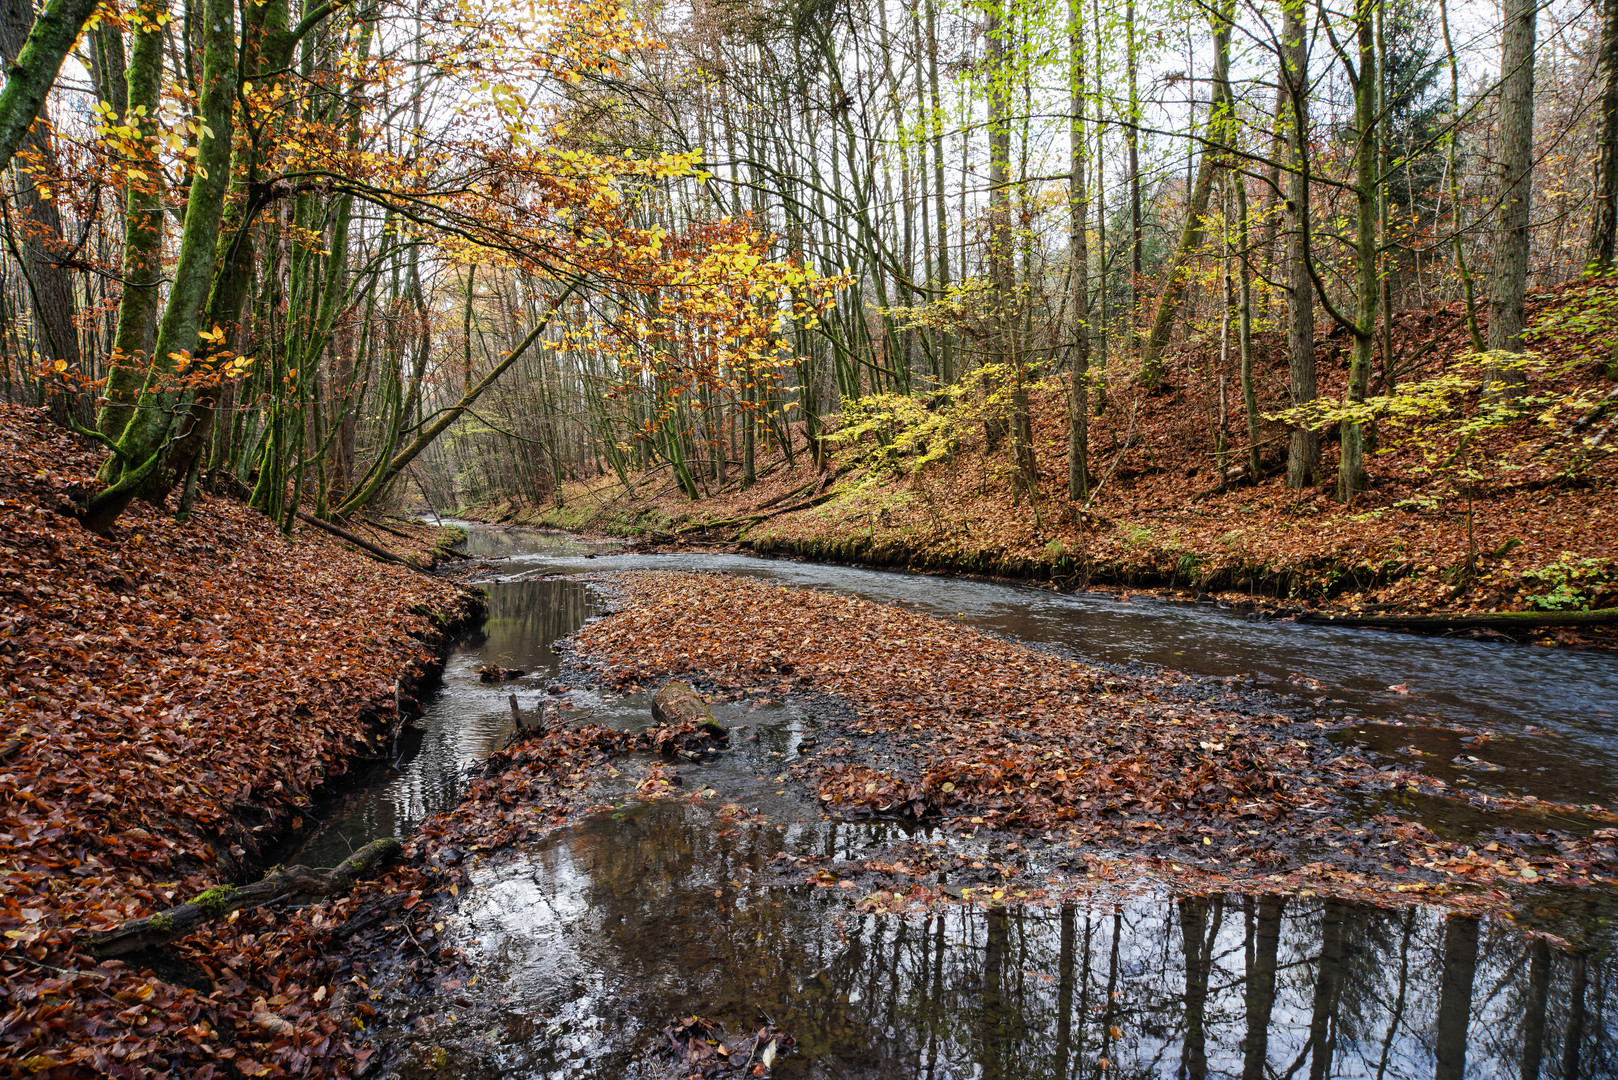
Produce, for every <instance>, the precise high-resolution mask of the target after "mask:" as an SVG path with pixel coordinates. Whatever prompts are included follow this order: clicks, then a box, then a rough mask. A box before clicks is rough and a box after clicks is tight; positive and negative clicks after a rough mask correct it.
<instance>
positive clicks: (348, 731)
mask: <svg viewBox="0 0 1618 1080" xmlns="http://www.w3.org/2000/svg"><path fill="white" fill-rule="evenodd" d="M0 445H3V446H4V449H5V451H6V452H5V453H4V454H3V455H0V590H3V591H4V594H5V596H4V610H3V613H0V619H3V622H0V686H3V694H4V702H3V704H0V716H3V725H0V876H3V879H4V885H5V887H4V889H3V894H4V899H3V900H0V930H3V931H4V936H3V938H0V972H3V974H4V977H5V980H6V986H7V998H8V1011H7V1015H6V1017H5V1023H4V1034H3V1036H0V1048H3V1052H4V1054H5V1056H6V1057H7V1058H8V1059H9V1060H11V1061H12V1062H20V1063H21V1066H22V1067H23V1068H24V1069H26V1070H29V1071H31V1072H34V1073H48V1072H50V1071H52V1070H61V1071H62V1073H63V1074H64V1075H67V1074H74V1073H82V1072H85V1071H92V1070H93V1071H96V1072H100V1073H111V1074H131V1075H132V1074H135V1073H138V1072H142V1071H145V1070H151V1069H157V1070H166V1071H172V1072H175V1073H180V1074H193V1075H210V1074H212V1073H215V1072H220V1071H229V1070H235V1071H237V1072H239V1073H241V1074H245V1075H255V1076H256V1075H275V1074H277V1073H279V1072H285V1071H294V1072H296V1071H309V1070H314V1069H319V1070H322V1071H327V1072H330V1073H331V1074H333V1075H338V1074H342V1073H344V1072H347V1071H350V1070H352V1068H353V1067H354V1060H355V1059H354V1055H353V1053H352V1051H353V1049H354V1047H353V1046H352V1045H346V1046H345V1044H346V1043H347V1041H348V1039H349V1035H350V1033H351V1031H352V1029H351V1028H348V1027H345V1026H344V1024H343V1023H342V1022H339V1021H338V1020H337V1019H334V1018H333V1017H331V1016H330V1015H328V1014H327V1012H326V1011H325V1006H324V1005H323V1002H325V1001H326V999H327V998H329V996H330V995H331V993H332V991H331V989H329V988H327V989H323V988H322V986H323V984H322V982H321V981H320V979H319V974H320V971H321V969H322V965H323V963H324V959H323V958H322V956H321V949H320V946H319V943H318V938H314V937H310V936H308V935H306V934H300V933H295V932H291V931H289V930H287V928H286V925H285V924H286V916H285V912H277V911H276V910H275V909H260V910H259V911H255V912H243V913H241V914H240V915H239V917H237V918H235V919H233V920H232V921H231V922H230V923H229V924H228V925H227V926H222V927H219V928H216V929H215V930H213V931H210V932H207V933H203V934H198V935H195V936H193V937H191V938H188V939H186V940H184V941H183V942H180V943H178V944H176V945H175V946H173V947H172V948H169V949H164V950H161V951H160V952H158V953H152V954H137V955H135V956H131V957H127V958H125V959H124V960H123V961H106V962H99V961H98V959H97V958H96V957H95V956H93V955H91V954H90V952H89V950H88V949H87V948H86V947H85V946H84V944H83V942H82V940H81V935H83V934H85V933H87V932H91V931H97V930H105V929H109V928H111V927H113V926H116V925H118V924H120V923H122V922H124V921H125V920H128V919H131V918H135V917H139V916H144V915H150V914H154V913H158V912H162V911H164V910H166V909H168V908H170V907H173V906H175V905H177V904H179V903H180V902H182V901H184V900H186V899H189V898H191V897H194V896H197V895H199V894H203V893H205V892H207V890H209V889H212V888H214V887H215V886H220V885H232V884H241V883H243V882H245V881H247V880H250V879H256V878H257V876H258V874H259V872H260V871H261V870H262V869H263V867H264V866H265V864H266V863H267V862H268V861H271V860H273V859H274V858H276V856H277V854H278V853H280V852H281V851H283V850H284V849H285V845H286V844H287V843H288V842H289V841H290V839H291V838H293V837H294V836H296V835H297V834H298V833H299V832H301V831H306V830H307V829H308V828H309V827H311V824H312V821H311V808H312V807H313V806H314V805H315V804H316V802H317V800H319V799H320V798H321V797H322V795H323V793H324V792H326V791H329V790H331V788H332V786H333V785H334V783H340V782H341V778H342V777H343V776H345V774H347V773H348V772H349V771H350V770H351V769H352V768H354V767H355V766H356V765H358V764H361V763H363V762H365V761H367V760H373V759H376V758H377V757H379V756H382V755H384V754H386V753H387V752H388V747H389V744H390V743H391V741H392V739H393V737H394V736H395V734H396V733H397V731H398V728H399V723H400V719H401V716H400V706H401V705H403V706H404V708H405V711H406V712H408V711H409V709H410V708H411V702H412V701H413V700H414V699H415V698H417V697H419V696H420V694H421V693H422V688H423V687H424V686H426V685H427V684H429V683H430V682H431V681H432V680H433V679H434V678H435V676H436V672H437V665H438V664H439V663H441V660H442V656H443V652H444V649H445V647H446V646H447V644H448V642H449V640H450V639H451V637H452V636H453V635H454V634H455V633H456V632H457V631H458V629H459V628H460V627H461V626H464V625H465V624H466V623H467V621H468V620H470V619H473V618H476V617H477V615H478V614H479V612H480V610H481V600H480V599H479V598H478V597H476V596H475V595H472V594H470V593H468V592H466V591H465V590H463V589H460V588H458V587H455V586H451V585H449V584H446V583H444V582H440V581H437V580H434V579H433V578H432V577H430V576H428V575H426V574H423V573H421V572H420V571H419V570H415V569H408V568H405V567H403V566H400V565H397V564H387V563H383V562H380V561H378V560H377V559H375V558H373V557H370V556H368V555H366V554H364V553H362V552H360V551H358V550H356V548H355V547H354V545H352V544H350V543H347V542H345V541H343V540H340V539H338V538H337V537H334V536H330V535H327V534H325V533H323V532H320V531H317V530H313V529H310V530H304V529H300V530H299V531H298V532H297V533H296V534H295V535H294V536H293V537H291V538H287V537H285V536H282V535H281V534H280V533H279V531H278V530H276V529H275V527H274V526H273V524H272V523H270V522H268V521H267V520H265V519H263V518H262V516H261V515H258V514H257V513H255V512H252V511H249V510H247V509H246V508H245V507H244V506H242V505H241V504H240V503H237V502H235V501H234V500H232V499H230V498H227V497H219V496H216V497H204V498H203V499H202V500H201V501H200V502H199V504H198V506H197V508H196V510H195V512H194V513H193V514H192V516H191V518H190V520H188V521H186V522H176V521H175V520H174V519H173V518H172V517H171V516H170V515H169V514H168V513H167V512H164V511H161V510H158V509H155V508H150V507H146V506H144V505H141V504H137V505H136V506H135V507H134V508H132V510H131V511H130V512H129V513H128V514H127V515H126V516H125V518H124V519H122V520H121V521H120V522H119V524H118V525H117V527H116V528H115V529H114V530H113V532H112V534H111V535H110V536H107V537H97V536H94V535H92V534H90V533H87V532H85V531H84V530H83V529H82V528H80V527H79V525H78V523H77V521H76V520H75V519H74V517H73V516H72V502H73V500H74V497H75V496H76V495H79V494H82V492H83V491H85V490H87V489H89V488H90V487H91V486H92V485H93V483H94V479H93V478H94V472H95V470H96V468H97V467H98V466H99V464H100V457H101V454H100V453H99V452H96V451H91V450H87V449H85V448H84V447H82V446H80V445H79V444H78V443H77V442H75V441H74V440H72V439H71V438H69V437H66V436H64V435H63V434H61V433H60V432H59V431H58V430H56V429H54V428H52V427H51V426H50V425H49V424H47V423H46V422H45V421H44V419H43V418H42V417H41V416H39V415H38V414H35V413H32V412H30V411H27V410H20V409H14V408H6V409H0ZM401 531H402V532H405V533H407V534H408V533H409V532H410V529H409V528H404V529H402V530H401ZM433 533H434V535H433V537H431V538H430V539H431V540H436V538H437V533H436V530H434V531H433ZM391 539H392V540H393V542H394V544H396V545H398V546H399V547H400V548H405V549H407V550H408V544H409V542H408V540H407V539H406V538H402V537H398V536H394V537H391ZM428 546H430V544H429V545H428Z"/></svg>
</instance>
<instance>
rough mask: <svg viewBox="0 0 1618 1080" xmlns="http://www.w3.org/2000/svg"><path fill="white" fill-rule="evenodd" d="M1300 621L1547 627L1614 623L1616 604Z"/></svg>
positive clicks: (1437, 630)
mask: <svg viewBox="0 0 1618 1080" xmlns="http://www.w3.org/2000/svg"><path fill="white" fill-rule="evenodd" d="M1297 621H1298V622H1300V623H1308V624H1310V625H1314V626H1353V627H1365V628H1376V627H1380V628H1382V629H1385V630H1416V631H1420V632H1423V633H1429V634H1446V633H1454V632H1456V631H1465V630H1501V631H1510V630H1551V629H1557V628H1560V627H1572V626H1618V608H1600V609H1597V610H1595V611H1493V612H1482V613H1479V614H1476V615H1321V614H1315V613H1310V612H1305V613H1304V614H1301V615H1299V616H1298V617H1297Z"/></svg>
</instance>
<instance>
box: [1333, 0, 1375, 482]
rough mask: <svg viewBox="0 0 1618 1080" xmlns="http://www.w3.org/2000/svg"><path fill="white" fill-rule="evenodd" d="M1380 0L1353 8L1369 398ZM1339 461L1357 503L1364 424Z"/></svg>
mask: <svg viewBox="0 0 1618 1080" xmlns="http://www.w3.org/2000/svg"><path fill="white" fill-rule="evenodd" d="M1374 4H1375V0H1358V2H1357V3H1356V5H1355V9H1354V22H1355V30H1356V37H1357V38H1358V39H1359V70H1358V72H1357V74H1356V76H1355V77H1354V79H1353V86H1354V140H1355V150H1354V157H1355V166H1354V200H1355V203H1356V214H1355V216H1356V219H1357V224H1358V228H1357V229H1356V230H1355V237H1354V261H1355V265H1356V267H1357V268H1358V273H1357V275H1356V279H1357V280H1356V282H1355V286H1356V288H1355V292H1356V293H1358V310H1357V311H1356V313H1355V318H1354V324H1353V327H1352V332H1353V335H1354V358H1353V360H1352V361H1351V362H1350V364H1349V368H1348V392H1347V394H1346V395H1345V397H1346V398H1347V400H1349V401H1353V402H1359V401H1364V400H1365V395H1366V392H1367V391H1368V390H1369V388H1370V383H1371V352H1372V349H1373V347H1374V346H1375V345H1376V313H1377V301H1378V299H1379V298H1380V293H1381V289H1380V285H1381V283H1380V281H1379V280H1378V278H1379V275H1378V269H1379V266H1380V262H1381V260H1380V259H1379V258H1378V252H1377V230H1376V226H1377V186H1378V185H1377V168H1376V163H1377V145H1376V143H1377V124H1378V122H1379V118H1378V116H1377V109H1376V104H1377V102H1376V71H1377V63H1376V33H1375V8H1374ZM1338 445H1339V455H1340V456H1339V458H1338V462H1337V498H1338V501H1340V502H1343V503H1352V502H1353V501H1354V496H1355V495H1357V494H1358V493H1359V492H1360V491H1361V489H1363V488H1364V487H1365V426H1364V425H1363V424H1348V423H1345V424H1343V425H1342V436H1341V440H1340V442H1339V444H1338Z"/></svg>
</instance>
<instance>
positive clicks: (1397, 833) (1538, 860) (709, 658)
mask: <svg viewBox="0 0 1618 1080" xmlns="http://www.w3.org/2000/svg"><path fill="white" fill-rule="evenodd" d="M612 581H613V584H614V586H615V587H616V588H617V589H619V590H621V591H622V592H623V594H624V596H625V597H626V601H625V605H624V607H623V608H622V609H621V610H620V611H619V612H618V613H617V614H614V615H612V616H609V617H608V618H605V619H602V620H599V621H596V622H593V623H591V624H590V625H588V626H587V627H585V628H584V629H583V630H582V631H580V633H579V635H578V643H579V645H578V647H579V653H580V655H581V657H582V658H583V659H585V660H587V661H590V662H592V663H594V664H595V665H597V671H598V674H599V677H600V678H601V679H602V680H603V681H604V682H605V683H606V684H607V685H609V686H612V687H615V688H623V689H630V688H634V687H637V686H639V687H644V686H649V685H653V684H656V683H658V682H661V681H662V680H664V679H667V678H671V677H687V678H693V679H696V680H699V681H702V682H704V683H706V684H707V685H710V686H713V687H715V689H716V690H717V691H718V692H721V693H746V694H753V695H759V694H762V695H770V696H784V695H797V696H800V697H803V698H805V699H817V698H818V699H831V700H834V701H836V702H838V703H841V705H843V706H845V707H846V712H845V713H839V711H838V710H835V709H834V710H831V711H829V712H825V711H824V710H822V712H824V713H825V715H824V716H823V717H822V722H823V723H824V724H825V725H826V727H827V730H826V731H825V732H824V733H822V734H821V736H820V741H819V743H818V745H813V746H812V747H811V748H810V749H809V750H808V751H807V752H806V754H805V756H804V757H803V758H802V759H801V760H799V761H797V762H793V763H790V764H789V765H787V766H785V767H784V769H783V772H782V774H781V776H780V777H778V779H779V780H781V781H783V782H790V781H792V780H797V781H801V782H804V783H806V784H808V785H810V786H811V787H812V789H813V790H814V791H815V793H816V794H817V795H818V797H819V800H820V801H821V802H822V803H823V804H824V805H825V806H826V807H827V808H828V810H829V812H831V813H833V814H837V815H873V814H875V815H895V816H901V817H922V818H930V819H932V818H936V819H940V820H942V821H943V822H944V824H945V825H946V826H947V827H948V828H949V829H951V830H953V831H964V832H972V831H974V830H975V829H977V828H979V827H984V828H991V829H994V828H998V829H1004V830H1007V831H1009V832H1013V833H1021V834H1027V835H1037V836H1040V837H1044V838H1047V839H1048V838H1050V837H1051V836H1053V835H1055V836H1062V837H1066V838H1068V839H1071V840H1074V841H1077V842H1079V843H1080V844H1081V845H1082V846H1084V847H1085V849H1086V850H1088V851H1091V852H1093V853H1099V852H1105V851H1113V852H1118V853H1121V854H1122V855H1123V856H1124V857H1125V858H1126V859H1128V860H1131V861H1133V862H1136V863H1140V864H1143V865H1149V866H1152V867H1155V868H1156V869H1158V870H1160V871H1163V872H1165V873H1169V874H1170V876H1175V875H1180V876H1183V877H1184V878H1185V879H1187V880H1190V881H1200V882H1202V883H1204V884H1206V883H1207V882H1208V881H1210V880H1213V881H1217V882H1218V883H1219V885H1220V886H1227V885H1231V884H1235V885H1237V886H1245V887H1249V888H1255V889H1270V890H1286V889H1295V888H1314V889H1326V890H1340V891H1343V892H1345V893H1348V894H1351V895H1356V896H1362V897H1371V898H1379V897H1380V898H1391V897H1393V896H1395V895H1410V894H1418V895H1422V896H1425V897H1429V898H1433V899H1437V900H1441V901H1443V902H1446V903H1454V904H1458V905H1461V906H1474V907H1475V906H1477V905H1483V906H1488V905H1496V904H1502V903H1505V902H1507V901H1508V900H1509V899H1510V898H1512V897H1513V896H1516V895H1518V894H1519V889H1520V888H1522V887H1525V886H1526V887H1532V888H1539V887H1542V886H1547V885H1549V886H1551V887H1560V888H1586V887H1593V888H1600V889H1610V888H1611V887H1612V886H1613V885H1614V884H1615V883H1618V882H1615V881H1614V875H1615V872H1618V850H1615V848H1614V840H1615V838H1618V830H1614V829H1613V828H1612V825H1613V824H1615V823H1618V815H1615V814H1614V813H1613V812H1612V811H1610V810H1607V809H1605V808H1603V807H1597V806H1571V805H1570V806H1558V807H1555V808H1548V807H1547V804H1542V803H1537V802H1534V803H1533V805H1532V806H1530V805H1528V804H1529V802H1531V801H1530V800H1513V799H1511V798H1509V797H1508V798H1500V797H1496V796H1482V795H1475V794H1469V793H1463V792H1461V791H1460V790H1458V789H1452V788H1451V787H1450V786H1449V785H1448V784H1446V783H1445V782H1444V781H1442V780H1440V779H1438V778H1435V777H1430V776H1426V775H1423V774H1422V773H1420V772H1418V771H1415V770H1412V769H1411V768H1409V767H1408V766H1406V765H1404V764H1401V763H1396V762H1392V761H1389V760H1383V759H1380V758H1379V756H1378V755H1377V754H1375V753H1374V752H1372V751H1370V750H1368V749H1365V748H1361V747H1354V746H1349V747H1346V748H1345V747H1343V746H1342V745H1340V744H1339V743H1338V742H1336V741H1335V740H1332V739H1328V738H1327V737H1326V731H1325V730H1324V729H1322V728H1321V727H1319V726H1316V725H1306V724H1300V723H1296V722H1294V721H1291V720H1289V719H1288V718H1286V717H1283V716H1279V715H1275V714H1273V713H1269V712H1265V711H1262V710H1258V709H1255V708H1254V707H1253V704H1252V702H1251V701H1250V700H1248V699H1246V698H1245V697H1243V696H1242V695H1241V694H1240V693H1239V692H1236V691H1233V690H1230V689H1229V688H1222V687H1219V686H1217V685H1214V684H1209V683H1206V682H1197V681H1192V680H1188V679H1185V678H1183V677H1180V676H1177V675H1174V674H1173V673H1159V674H1131V673H1120V672H1117V671H1107V670H1102V669H1097V668H1094V667H1091V666H1088V665H1085V664H1081V663H1077V662H1075V661H1072V660H1069V659H1066V658H1063V657H1061V656H1057V655H1054V654H1052V653H1049V652H1044V651H1039V650H1035V649H1031V648H1028V647H1026V646H1023V645H1020V644H1017V643H1014V642H1009V641H1006V640H1003V639H1000V638H996V637H993V636H990V635H986V634H984V633H981V632H979V631H976V630H972V629H969V628H965V627H962V626H959V625H956V624H954V623H952V622H950V621H947V620H942V619H938V618H934V617H931V616H926V615H920V614H915V613H912V612H908V611H905V610H903V609H901V608H898V607H896V606H891V605H877V604H872V603H869V602H866V601H861V600H856V599H851V598H846V597H839V596H833V595H829V594H824V593H819V592H815V591H811V590H801V589H787V588H782V587H779V586H774V585H770V584H766V583H763V582H759V581H756V580H753V579H747V578H735V577H728V576H715V575H693V574H676V573H643V574H634V575H616V576H614V577H613V578H612ZM1405 794H1414V795H1416V796H1418V797H1419V798H1421V799H1427V800H1437V801H1439V802H1442V803H1449V804H1452V805H1453V807H1454V809H1455V810H1459V811H1464V812H1465V813H1467V814H1470V815H1475V817H1476V820H1477V821H1478V822H1479V824H1478V825H1477V827H1476V829H1475V830H1474V834H1473V835H1471V836H1468V837H1467V838H1465V839H1464V840H1457V839H1446V838H1441V837H1439V836H1437V835H1435V834H1434V833H1433V832H1432V831H1430V830H1429V829H1428V828H1427V827H1426V826H1425V825H1423V824H1422V823H1421V821H1420V820H1418V819H1417V818H1415V817H1414V816H1412V815H1410V814H1409V813H1407V812H1405V811H1403V810H1402V809H1401V806H1400V799H1399V798H1398V797H1399V796H1401V795H1405ZM1551 810H1554V813H1555V814H1556V815H1558V816H1560V817H1562V818H1564V819H1565V820H1566V821H1570V822H1579V823H1581V824H1579V825H1577V827H1570V831H1567V832H1557V831H1552V830H1549V829H1546V828H1544V824H1543V823H1544V822H1545V821H1546V820H1548V818H1546V817H1545V816H1544V815H1546V814H1547V813H1548V812H1551ZM1535 822H1538V823H1537V824H1536V823H1535Z"/></svg>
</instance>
